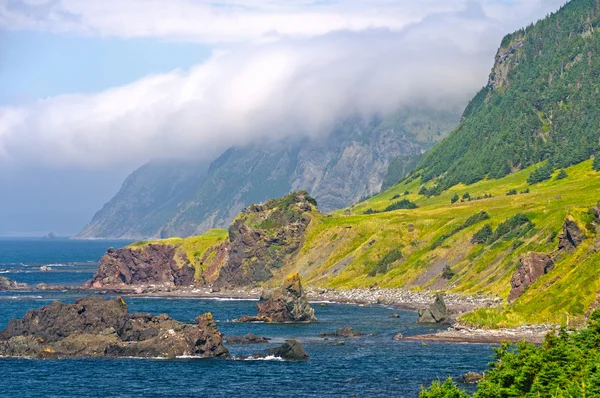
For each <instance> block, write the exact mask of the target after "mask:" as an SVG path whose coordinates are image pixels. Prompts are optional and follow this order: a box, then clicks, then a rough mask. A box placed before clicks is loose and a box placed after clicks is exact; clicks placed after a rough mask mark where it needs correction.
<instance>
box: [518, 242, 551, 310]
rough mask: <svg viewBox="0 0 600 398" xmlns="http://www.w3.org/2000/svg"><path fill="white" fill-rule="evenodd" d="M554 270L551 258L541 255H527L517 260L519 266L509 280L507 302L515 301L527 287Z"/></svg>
mask: <svg viewBox="0 0 600 398" xmlns="http://www.w3.org/2000/svg"><path fill="white" fill-rule="evenodd" d="M553 268H554V261H553V260H552V257H550V256H549V255H547V254H541V253H527V254H526V255H525V256H523V257H521V259H520V260H519V266H518V268H517V270H516V271H515V273H514V274H513V276H512V278H511V279H510V285H511V289H510V294H509V296H508V301H509V302H512V301H515V300H516V299H517V298H518V297H519V296H520V295H521V294H523V292H524V291H525V288H527V286H529V285H531V284H532V283H533V282H535V281H536V280H537V279H538V278H539V277H540V276H542V275H544V274H546V273H548V272H550V271H551V270H552V269H553Z"/></svg>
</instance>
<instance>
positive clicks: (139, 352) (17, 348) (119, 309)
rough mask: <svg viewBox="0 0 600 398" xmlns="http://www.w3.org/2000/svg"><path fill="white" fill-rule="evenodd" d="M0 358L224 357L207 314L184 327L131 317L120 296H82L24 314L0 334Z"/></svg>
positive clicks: (165, 319) (141, 315)
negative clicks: (68, 302) (68, 301)
mask: <svg viewBox="0 0 600 398" xmlns="http://www.w3.org/2000/svg"><path fill="white" fill-rule="evenodd" d="M0 355H6V356H23V357H37V358H40V357H81V356H86V357H87V356H93V357H95V356H112V357H123V356H127V357H169V358H172V357H177V356H187V355H189V356H196V357H228V356H229V352H228V350H227V348H225V346H224V345H223V340H222V335H221V333H220V332H219V330H218V329H217V326H216V324H215V322H214V320H213V319H212V315H211V314H210V313H207V314H204V315H202V316H199V317H197V318H196V324H195V325H188V324H184V323H181V322H178V321H175V320H173V319H171V318H170V317H169V316H167V315H165V314H163V315H159V316H153V315H151V314H144V313H134V314H129V312H128V309H127V304H126V303H125V302H124V301H123V299H122V298H120V297H117V298H116V299H115V300H106V301H105V300H103V299H102V298H85V299H80V300H77V301H76V302H75V303H74V304H64V303H61V302H54V303H53V304H51V305H49V306H46V307H42V308H40V309H35V310H31V311H28V312H27V314H25V317H23V319H13V320H11V321H10V322H9V324H8V326H7V327H6V329H4V330H3V331H2V332H0Z"/></svg>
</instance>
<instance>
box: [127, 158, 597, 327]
mask: <svg viewBox="0 0 600 398" xmlns="http://www.w3.org/2000/svg"><path fill="white" fill-rule="evenodd" d="M540 166H542V164H538V165H534V166H532V167H530V168H528V169H525V170H522V171H520V172H517V173H514V174H511V175H509V176H506V177H504V178H502V179H499V180H484V181H480V182H477V183H475V184H472V185H470V186H465V185H457V186H455V187H452V188H450V189H449V190H447V191H445V192H443V193H442V194H441V195H439V196H435V197H427V196H426V195H423V194H419V193H418V191H419V190H420V186H421V185H420V184H421V183H420V181H419V180H414V181H410V182H403V183H400V184H398V185H396V186H394V187H393V188H391V189H389V190H388V191H386V192H383V193H381V194H380V195H377V196H375V197H372V198H370V199H368V200H366V201H365V202H362V203H360V204H358V205H356V206H353V207H351V208H349V209H347V210H341V211H338V212H335V213H334V214H331V215H325V214H321V213H318V212H313V213H312V221H311V223H310V225H309V227H308V229H307V230H306V236H305V239H304V243H303V245H302V246H301V248H300V249H299V250H298V251H296V252H295V253H293V254H291V255H289V256H287V257H286V259H285V261H284V265H283V267H282V268H281V269H279V270H276V271H275V276H274V278H273V279H272V280H271V281H269V282H266V285H269V284H273V285H278V284H279V283H280V281H281V280H282V279H283V278H284V277H285V275H287V274H289V273H292V272H300V274H301V275H302V277H303V280H304V281H305V283H306V284H307V285H309V286H314V287H328V288H342V289H345V288H353V287H371V286H375V285H376V286H379V287H402V288H409V289H415V290H436V291H437V290H439V291H447V292H455V293H461V294H465V295H477V294H482V295H490V296H498V297H501V298H503V299H506V298H507V297H508V294H509V292H510V288H511V286H510V279H511V276H512V275H513V273H514V272H515V270H516V269H517V265H518V262H519V259H520V258H521V256H523V255H525V254H526V253H528V252H532V251H533V252H539V253H549V254H552V255H553V256H556V259H557V262H556V266H555V268H554V270H552V271H550V272H549V273H548V274H546V275H544V276H542V277H541V278H540V279H539V280H538V281H536V282H535V283H534V284H533V285H532V286H530V287H529V288H528V289H527V290H526V291H525V293H524V294H523V295H522V296H521V297H520V298H519V299H517V300H516V301H515V302H514V303H512V304H508V301H507V300H505V305H504V306H503V307H502V308H500V309H483V310H479V311H477V312H475V313H472V314H468V315H467V316H465V317H464V321H465V322H470V323H473V324H478V325H484V326H490V327H497V326H510V325H520V324H525V323H546V322H553V323H564V322H566V321H567V320H568V321H569V322H571V323H573V322H581V321H582V320H583V318H584V317H585V316H586V314H587V313H588V311H589V309H590V308H591V307H594V306H595V305H596V300H597V293H598V292H599V291H600V253H599V252H596V251H595V247H597V246H598V237H597V236H596V234H597V231H596V228H595V226H594V225H593V224H592V223H591V221H592V220H593V217H592V216H591V215H590V212H589V210H590V208H591V207H593V206H595V205H596V204H597V203H598V201H599V200H600V172H597V171H594V170H593V169H592V160H588V161H585V162H583V163H580V164H578V165H575V166H572V167H569V168H567V169H565V171H566V174H567V177H566V178H562V179H559V180H557V179H556V176H557V175H558V173H559V172H558V171H556V172H554V175H553V176H552V179H550V180H548V181H546V182H541V183H537V184H529V183H528V182H527V179H528V177H529V176H530V175H531V174H532V173H533V172H534V171H535V169H536V168H537V167H540ZM514 192H517V194H512V193H514ZM466 193H468V194H469V196H470V198H471V199H470V200H467V199H465V200H462V199H459V200H458V201H456V202H455V203H452V201H453V198H454V197H455V196H458V197H459V198H462V197H463V196H466V195H465V194H466ZM507 193H511V194H510V195H507ZM403 199H406V200H407V201H409V202H411V203H414V204H415V205H416V206H417V207H416V208H414V209H408V210H402V209H401V210H394V211H383V210H384V209H385V208H387V207H388V206H389V205H390V204H392V203H395V202H398V201H401V200H403ZM378 211H381V212H379V213H378ZM365 212H367V213H373V214H364V213H365ZM482 212H485V214H484V213H482ZM482 214H484V216H482ZM518 214H522V215H523V216H521V217H524V219H525V220H527V219H528V220H529V221H530V223H529V222H527V223H525V224H524V225H522V226H521V227H519V228H518V229H516V230H514V231H512V232H510V233H508V234H506V235H503V236H497V239H495V240H494V241H493V242H487V243H483V244H477V243H473V242H472V237H473V235H474V234H475V233H476V232H477V231H479V230H481V229H482V228H483V227H484V226H485V225H488V224H489V226H490V227H491V229H492V231H496V232H497V230H498V226H499V225H501V224H502V223H504V222H505V221H506V220H509V219H511V218H513V217H514V216H516V215H518ZM567 217H571V218H573V219H574V220H575V221H576V222H577V224H578V225H579V227H580V228H581V230H582V231H584V233H585V235H586V239H585V241H584V242H583V244H582V245H581V246H579V247H578V248H577V249H576V251H575V252H574V253H572V254H568V253H558V252H557V246H558V237H557V236H558V235H559V234H560V232H561V230H562V225H563V223H564V221H565V219H566V218H567ZM496 234H498V233H496ZM226 236H227V232H226V231H224V230H214V231H211V232H209V233H207V234H204V235H201V236H198V237H192V238H185V239H179V238H172V239H167V240H162V241H156V242H154V243H158V242H160V243H167V244H173V245H177V246H179V247H180V248H181V250H182V251H183V252H184V253H185V255H186V256H187V258H188V259H189V260H190V262H191V263H192V264H194V265H195V266H196V267H197V271H198V273H199V275H200V274H201V273H202V272H203V266H202V264H200V262H199V261H198V260H199V259H200V258H202V257H203V256H204V255H205V253H208V252H211V251H212V252H216V250H214V248H215V247H216V246H218V245H219V244H220V243H222V241H223V240H224V239H226ZM148 243H152V242H141V243H136V244H134V245H133V246H137V247H143V246H144V245H147V244H148ZM205 263H206V261H205Z"/></svg>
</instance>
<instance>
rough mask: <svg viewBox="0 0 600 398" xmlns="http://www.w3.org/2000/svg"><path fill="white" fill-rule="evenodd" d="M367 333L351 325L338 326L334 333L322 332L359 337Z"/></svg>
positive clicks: (337, 335)
mask: <svg viewBox="0 0 600 398" xmlns="http://www.w3.org/2000/svg"><path fill="white" fill-rule="evenodd" d="M364 335H365V333H363V332H361V331H360V330H354V329H352V328H351V327H349V326H346V327H343V328H338V329H337V330H336V331H335V332H334V333H321V336H330V337H358V336H364Z"/></svg>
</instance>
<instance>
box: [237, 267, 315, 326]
mask: <svg viewBox="0 0 600 398" xmlns="http://www.w3.org/2000/svg"><path fill="white" fill-rule="evenodd" d="M257 307H258V314H257V316H245V317H242V318H239V319H237V321H238V322H278V323H283V322H314V321H316V320H317V318H316V317H315V311H314V310H313V309H312V307H311V306H310V304H309V303H308V300H307V299H306V294H305V293H304V290H303V289H302V282H301V280H300V275H299V274H297V273H296V274H292V275H290V276H288V277H287V278H286V279H285V281H284V282H283V285H282V286H281V288H280V289H275V290H269V291H265V292H263V294H262V295H261V297H260V300H259V302H258V304H257Z"/></svg>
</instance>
